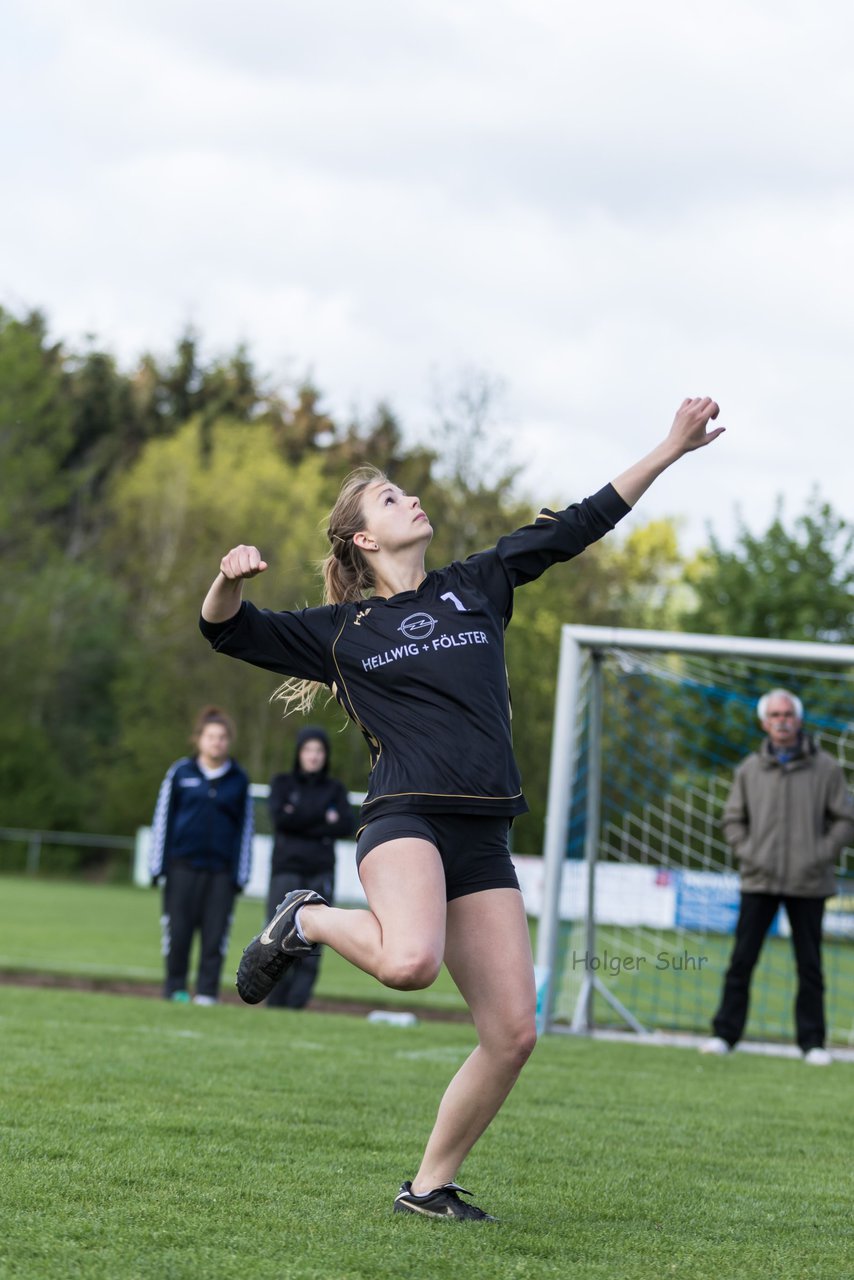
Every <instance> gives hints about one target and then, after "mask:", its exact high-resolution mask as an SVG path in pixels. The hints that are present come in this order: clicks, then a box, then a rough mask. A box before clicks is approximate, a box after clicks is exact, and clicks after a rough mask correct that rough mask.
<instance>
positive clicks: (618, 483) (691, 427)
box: [611, 396, 726, 507]
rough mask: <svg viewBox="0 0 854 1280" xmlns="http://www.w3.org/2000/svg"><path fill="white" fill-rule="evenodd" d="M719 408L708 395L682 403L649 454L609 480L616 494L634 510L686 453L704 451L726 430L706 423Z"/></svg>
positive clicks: (715, 414)
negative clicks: (670, 425) (649, 489)
mask: <svg viewBox="0 0 854 1280" xmlns="http://www.w3.org/2000/svg"><path fill="white" fill-rule="evenodd" d="M718 411H719V410H718V406H717V404H716V403H715V401H714V400H712V399H711V398H710V397H709V396H698V397H696V398H694V399H691V400H683V401H682V403H681V405H680V406H679V408H678V409H677V410H676V417H675V418H674V419H673V426H672V427H671V428H670V431H669V432H668V434H667V436H666V437H665V439H664V440H662V442H661V444H659V445H657V446H656V447H655V448H654V449H653V450H652V452H651V453H648V454H647V455H646V457H644V458H641V459H640V461H639V462H636V463H635V464H634V465H633V466H631V467H629V468H628V470H626V471H624V472H623V473H622V474H621V475H619V476H617V478H616V480H612V481H611V483H612V484H613V486H614V488H615V489H616V490H617V493H618V494H619V495H620V497H621V498H622V499H623V501H624V502H627V503H628V504H629V506H630V507H633V506H634V505H635V503H636V502H637V500H638V498H640V497H641V496H642V495H643V494H644V493H646V491H647V489H648V488H649V486H650V485H651V484H652V482H653V480H655V479H657V477H658V476H660V475H661V473H662V471H666V470H667V468H668V467H669V466H671V465H672V464H673V463H674V462H677V461H678V460H679V458H681V457H682V456H683V455H684V454H686V453H692V452H693V451H694V450H695V449H703V448H705V446H706V445H707V444H711V443H712V441H713V440H717V438H718V436H719V435H722V434H723V432H724V431H725V429H726V428H725V427H714V428H713V429H712V430H711V431H710V430H708V425H709V422H710V421H712V420H713V419H714V418H716V417H717V416H718Z"/></svg>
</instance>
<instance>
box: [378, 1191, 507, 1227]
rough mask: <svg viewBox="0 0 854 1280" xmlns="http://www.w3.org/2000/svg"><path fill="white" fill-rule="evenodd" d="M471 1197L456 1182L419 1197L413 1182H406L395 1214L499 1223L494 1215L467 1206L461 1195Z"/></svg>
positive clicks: (474, 1206) (396, 1200)
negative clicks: (413, 1214) (420, 1214)
mask: <svg viewBox="0 0 854 1280" xmlns="http://www.w3.org/2000/svg"><path fill="white" fill-rule="evenodd" d="M460 1192H462V1193H463V1195H464V1196H470V1195H471V1192H470V1191H466V1189H465V1187H460V1186H458V1185H457V1183H456V1182H446V1183H445V1185H444V1187H436V1189H435V1191H428V1193H427V1195H426V1196H417V1195H415V1194H414V1192H413V1190H412V1183H411V1182H404V1184H403V1186H402V1187H401V1188H400V1192H399V1193H398V1195H397V1196H395V1200H394V1212H395V1213H423V1214H424V1215H425V1217H427V1218H459V1219H462V1220H465V1221H467V1222H497V1221H498V1219H497V1218H493V1216H492V1214H490V1213H484V1212H483V1210H482V1209H478V1208H477V1206H476V1205H473V1204H466V1202H465V1200H461V1199H460V1196H459V1193H460Z"/></svg>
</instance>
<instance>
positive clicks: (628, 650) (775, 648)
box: [537, 626, 854, 1045]
mask: <svg viewBox="0 0 854 1280" xmlns="http://www.w3.org/2000/svg"><path fill="white" fill-rule="evenodd" d="M779 687H783V688H786V689H789V690H791V691H792V692H793V693H796V694H797V695H798V696H799V697H800V698H801V700H802V701H803V703H804V708H805V717H804V718H805V727H806V729H807V731H808V732H810V733H811V734H812V735H813V736H814V737H816V738H817V740H818V742H819V744H820V746H821V747H822V749H823V750H825V751H827V752H829V753H830V754H831V755H832V756H833V757H834V758H835V759H836V760H838V762H839V764H840V765H841V766H842V768H843V769H844V771H845V773H846V775H847V777H848V779H849V785H852V786H854V646H851V645H845V646H843V645H824V644H812V643H795V642H776V643H775V642H772V641H766V640H752V639H745V638H740V637H723V636H694V635H685V634H681V633H665V632H644V631H629V630H619V629H612V628H600V627H569V626H567V627H564V628H563V635H562V641H561V665H560V673H559V679H558V692H557V699H556V705H555V728H554V735H553V742H552V761H551V778H550V785H549V805H548V814H547V822H546V850H545V866H544V879H545V890H544V903H543V909H542V915H541V919H540V928H539V933H538V942H537V966H538V975H539V976H541V977H542V978H544V979H545V980H544V981H543V983H542V999H541V1006H540V1024H541V1027H542V1028H545V1027H549V1028H551V1029H559V1028H561V1027H563V1028H571V1029H573V1030H577V1031H581V1030H589V1029H592V1028H593V1027H594V1026H595V1027H612V1028H615V1027H620V1028H623V1029H626V1028H628V1027H630V1028H632V1029H633V1030H635V1031H638V1032H643V1031H672V1032H689V1033H698V1034H710V1033H711V1028H710V1022H711V1018H712V1015H713V1014H714V1011H715V1009H716V1007H717V1004H718V1001H719V998H720V993H721V984H722V980H723V975H724V972H725V970H726V967H727V964H728V961H729V955H730V952H731V949H732V933H733V930H734V927H735V922H736V919H737V915H738V902H739V892H738V875H737V868H736V865H735V863H734V860H733V856H732V854H731V851H730V849H729V847H728V846H727V844H726V842H725V841H724V839H723V835H722V832H721V829H720V816H721V811H722V808H723V805H724V802H725V800H726V797H727V795H728V792H729V788H730V785H731V782H732V776H733V770H734V768H735V766H736V764H737V763H738V762H739V761H740V760H741V759H743V757H744V756H746V755H747V754H749V752H751V751H752V750H755V749H756V747H757V746H758V745H759V742H760V740H761V736H762V731H761V729H760V726H759V724H758V721H757V718H756V703H757V700H758V699H759V697H760V696H761V695H762V694H763V693H767V692H768V691H769V690H771V689H774V688H779ZM837 890H838V891H837V893H836V895H835V896H834V897H833V898H831V899H829V900H828V902H827V907H826V913H825V940H824V948H823V953H824V965H825V983H826V1004H827V1017H828V1042H829V1043H836V1044H846V1045H850V1044H854V851H852V850H851V849H848V850H844V851H843V853H842V855H841V858H840V861H839V865H838V867H837ZM795 990H796V974H795V964H794V956H793V954H792V950H791V943H790V939H789V929H788V920H787V919H786V916H785V912H784V911H782V910H781V911H780V912H779V913H778V915H777V917H776V919H775V921H774V924H773V925H772V928H771V931H770V933H769V936H768V938H767V939H766V942H765V946H764V948H763V952H762V955H761V957H760V960H759V964H758V965H757V968H756V970H755V973H754V978H753V983H752V986H751V1001H750V1013H749V1018H748V1024H747V1028H746V1036H747V1037H748V1038H751V1039H758V1040H785V1041H788V1042H791V1041H792V1040H793V1038H794V999H795Z"/></svg>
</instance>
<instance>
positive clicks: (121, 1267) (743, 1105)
mask: <svg viewBox="0 0 854 1280" xmlns="http://www.w3.org/2000/svg"><path fill="white" fill-rule="evenodd" d="M472 1043H473V1033H472V1029H471V1028H470V1027H468V1026H465V1025H458V1024H448V1023H443V1024H429V1025H428V1024H425V1023H423V1022H422V1023H420V1024H419V1025H418V1026H416V1027H413V1028H399V1027H392V1026H383V1025H375V1024H370V1023H368V1022H367V1021H366V1020H364V1019H357V1018H349V1017H341V1016H332V1015H325V1014H317V1013H314V1014H312V1013H297V1014H288V1015H283V1016H281V1017H272V1016H267V1017H264V1016H260V1017H259V1016H253V1015H252V1013H251V1011H249V1010H244V1009H242V1008H240V1007H239V1006H233V1005H221V1006H219V1007H218V1008H213V1009H203V1008H198V1007H196V1006H192V1005H185V1006H181V1005H172V1004H168V1003H166V1002H161V1001H152V1000H138V999H132V998H128V997H120V996H115V995H108V994H88V993H78V992H68V991H66V992H63V991H56V990H36V991H31V990H30V991H28V990H24V989H22V988H15V987H5V988H3V989H0V1044H2V1061H3V1066H2V1080H3V1089H2V1100H0V1145H2V1148H3V1160H2V1164H0V1220H2V1231H0V1275H2V1277H3V1278H4V1280H6V1277H25V1278H26V1280H41V1278H42V1277H44V1278H45V1280H54V1278H55V1277H57V1276H62V1277H68V1278H69V1280H71V1278H74V1277H85V1278H86V1280H90V1278H91V1280H95V1278H96V1277H97V1278H98V1280H101V1278H104V1280H142V1278H143V1277H145V1278H146V1280H147V1278H149V1277H152V1278H155V1277H156V1278H157V1280H163V1278H164V1277H166V1278H169V1280H183V1278H185V1277H186V1280H198V1278H199V1277H205V1278H207V1277H211V1278H213V1280H220V1278H221V1280H231V1278H232V1277H233V1278H234V1280H245V1278H246V1277H253V1278H257V1280H267V1278H269V1280H291V1278H293V1280H374V1278H377V1280H379V1278H383V1280H384V1278H386V1277H387V1278H389V1280H391V1278H392V1277H393V1278H394V1280H398V1278H400V1277H419V1278H422V1280H445V1278H447V1280H460V1277H489V1278H491V1280H492V1278H494V1280H511V1278H514V1280H515V1278H521V1277H532V1278H533V1277H552V1276H554V1277H564V1278H566V1277H570V1278H573V1277H579V1278H582V1280H596V1278H598V1277H602V1278H603V1280H647V1278H650V1280H652V1278H655V1280H661V1277H664V1276H671V1275H672V1276H679V1277H685V1278H691V1277H698V1278H700V1277H702V1278H703V1280H708V1277H727V1278H744V1280H748V1278H750V1277H762V1278H763V1280H766V1278H767V1277H769V1276H771V1277H822V1278H827V1280H840V1277H845V1276H849V1275H852V1274H854V1234H853V1233H852V1219H851V1192H852V1185H851V1176H850V1160H849V1146H850V1143H849V1141H848V1139H847V1137H846V1134H845V1125H846V1120H845V1115H846V1103H845V1100H844V1097H843V1096H842V1094H841V1092H840V1091H841V1090H842V1089H843V1085H844V1086H846V1087H847V1083H848V1068H846V1067H844V1066H840V1067H833V1068H831V1069H829V1070H827V1071H815V1070H814V1069H811V1068H809V1067H805V1066H804V1065H803V1063H801V1062H798V1061H787V1060H780V1059H765V1058H757V1057H753V1056H750V1055H746V1054H745V1055H734V1056H733V1057H731V1058H727V1059H701V1058H699V1056H698V1055H696V1054H691V1053H687V1052H685V1051H680V1050H676V1049H650V1048H644V1047H641V1046H636V1045H627V1044H613V1043H610V1044H609V1043H601V1042H591V1041H586V1040H578V1039H574V1038H569V1037H548V1038H546V1039H545V1040H543V1041H542V1042H541V1044H540V1045H539V1046H538V1048H537V1050H536V1053H535V1054H534V1057H533V1058H532V1060H531V1062H530V1063H529V1065H528V1067H527V1068H526V1070H525V1072H524V1073H523V1076H522V1079H521V1081H520V1083H519V1085H518V1086H517V1088H516V1089H515V1090H514V1092H513V1093H512V1094H511V1096H510V1098H509V1100H508V1102H507V1104H506V1105H505V1108H504V1110H503V1111H502V1113H501V1115H500V1116H499V1118H498V1120H497V1121H496V1122H495V1124H494V1125H493V1127H492V1128H491V1129H490V1130H489V1131H488V1133H487V1134H486V1135H485V1137H484V1138H483V1139H482V1141H481V1142H480V1143H479V1144H478V1146H477V1147H476V1149H475V1151H474V1152H473V1154H472V1155H471V1157H470V1158H469V1160H468V1161H467V1163H466V1166H465V1168H464V1170H463V1172H462V1175H461V1181H462V1183H463V1185H465V1186H470V1187H472V1188H473V1189H474V1191H475V1192H476V1199H477V1202H478V1203H480V1204H482V1205H483V1206H484V1207H485V1208H487V1209H488V1210H489V1211H491V1212H493V1213H495V1214H497V1215H498V1217H499V1218H500V1219H501V1222H500V1223H499V1224H497V1225H491V1224H465V1223H456V1222H433V1221H428V1220H424V1219H418V1218H412V1217H409V1216H403V1215H393V1214H392V1212H391V1205H392V1200H393V1197H394V1194H395V1191H396V1190H397V1185H398V1183H399V1181H400V1180H401V1179H402V1178H404V1177H407V1176H409V1175H410V1174H411V1173H412V1171H413V1169H414V1167H415V1164H416V1162H417V1159H418V1156H419V1153H420V1150H421V1147H422V1144H423V1142H424V1139H425V1136H426V1134H427V1131H428V1129H429V1127H430V1125H431V1122H432V1117H433V1114H434V1111H435V1107H436V1103H437V1100H438V1098H439V1095H440V1093H441V1091H442V1089H443V1087H444V1084H445V1082H446V1080H447V1079H448V1077H449V1076H450V1074H451V1073H452V1072H453V1070H454V1069H455V1067H456V1066H457V1064H458V1063H459V1062H461V1061H462V1059H463V1057H464V1056H465V1054H466V1053H467V1052H468V1051H469V1050H470V1048H471V1046H472ZM843 1075H844V1079H843Z"/></svg>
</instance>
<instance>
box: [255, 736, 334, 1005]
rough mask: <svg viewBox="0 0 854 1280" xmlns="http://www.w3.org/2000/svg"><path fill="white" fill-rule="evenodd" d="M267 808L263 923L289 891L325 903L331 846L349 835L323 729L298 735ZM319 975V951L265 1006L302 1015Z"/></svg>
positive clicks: (330, 880) (289, 976) (329, 890)
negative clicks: (270, 835) (310, 893)
mask: <svg viewBox="0 0 854 1280" xmlns="http://www.w3.org/2000/svg"><path fill="white" fill-rule="evenodd" d="M269 804H270V817H271V819H272V823H273V831H274V832H275V840H274V844H273V859H272V863H271V867H270V890H269V893H268V895H267V917H266V918H267V919H269V918H270V916H271V915H273V913H274V912H275V910H276V907H277V906H278V904H279V903H280V902H281V901H282V899H283V898H284V897H285V895H286V894H288V893H290V892H291V891H292V890H294V889H302V888H305V887H308V888H310V889H314V890H315V892H316V893H319V894H321V896H322V897H324V898H326V900H327V901H329V902H331V901H332V897H333V894H334V890H335V841H336V839H339V838H341V837H344V836H348V835H350V833H351V831H352V830H353V827H354V825H355V823H354V819H353V812H352V810H351V808H350V804H349V802H348V800H347V791H346V788H345V787H344V785H343V783H341V782H339V781H338V780H337V778H330V776H329V739H328V737H327V736H326V733H325V732H324V730H323V729H320V728H312V727H309V728H306V729H303V730H301V732H300V734H299V736H298V737H297V744H296V753H295V755H294V766H293V770H292V772H291V773H277V774H276V776H275V777H274V778H273V779H272V780H271V782H270V800H269ZM319 970H320V951H317V952H315V953H312V954H311V955H307V956H302V957H300V959H299V961H298V962H297V963H295V964H294V965H292V966H291V968H290V969H289V970H288V972H287V973H286V974H285V976H284V978H283V980H282V981H281V982H280V983H279V984H278V986H276V987H274V988H273V990H272V991H271V992H270V994H269V996H268V997H267V1005H268V1006H269V1007H271V1008H279V1009H302V1008H303V1007H304V1006H305V1005H306V1004H307V1003H308V1000H309V998H310V996H311V993H312V990H313V988H314V984H315V982H316V981H317V975H318V972H319Z"/></svg>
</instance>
